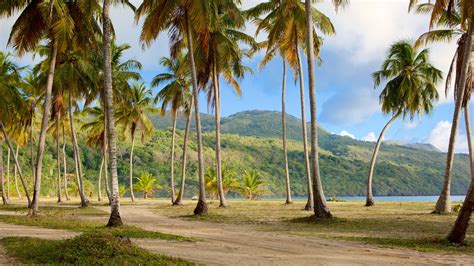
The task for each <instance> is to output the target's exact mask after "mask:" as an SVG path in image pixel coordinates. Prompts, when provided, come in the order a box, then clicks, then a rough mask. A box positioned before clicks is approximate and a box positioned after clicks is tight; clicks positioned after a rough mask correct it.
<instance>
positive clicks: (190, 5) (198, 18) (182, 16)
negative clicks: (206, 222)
mask: <svg viewBox="0 0 474 266" xmlns="http://www.w3.org/2000/svg"><path fill="white" fill-rule="evenodd" d="M210 6H211V1H207V0H194V1H187V0H172V1H167V0H158V1H154V0H145V1H143V3H142V4H141V5H140V7H139V8H138V9H137V14H136V19H137V20H138V19H139V18H140V17H142V16H144V17H145V19H144V23H143V28H142V32H141V36H140V39H141V41H142V42H144V43H145V44H146V45H148V46H149V45H150V44H151V42H152V41H153V40H155V39H156V38H157V37H158V34H159V33H160V32H162V31H165V30H167V29H168V30H169V32H170V39H171V42H172V43H173V44H181V45H183V41H185V43H186V47H187V50H188V55H189V56H188V59H189V65H190V67H191V77H192V85H193V98H194V115H195V122H196V137H197V144H198V177H199V200H198V203H197V205H196V208H195V209H194V214H196V215H201V214H207V203H206V188H205V184H204V160H203V153H202V150H203V147H202V134H201V116H200V112H199V87H198V79H197V71H196V62H195V59H194V54H195V47H194V40H195V33H196V31H197V32H199V30H201V29H204V28H205V27H207V26H208V25H209V22H208V19H209V16H208V11H209V10H210ZM183 46H184V45H183Z"/></svg>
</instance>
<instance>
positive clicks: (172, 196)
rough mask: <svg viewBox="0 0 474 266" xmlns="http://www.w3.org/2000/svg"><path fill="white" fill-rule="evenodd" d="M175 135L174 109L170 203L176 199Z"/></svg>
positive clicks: (174, 119) (174, 115) (174, 114)
mask: <svg viewBox="0 0 474 266" xmlns="http://www.w3.org/2000/svg"><path fill="white" fill-rule="evenodd" d="M175 137H176V111H174V113H173V130H172V132H171V169H170V172H171V173H170V174H171V204H173V203H174V201H175V200H176V191H175V190H174V146H175Z"/></svg>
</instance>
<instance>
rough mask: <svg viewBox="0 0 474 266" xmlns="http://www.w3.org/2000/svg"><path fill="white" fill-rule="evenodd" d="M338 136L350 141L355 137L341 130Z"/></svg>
mask: <svg viewBox="0 0 474 266" xmlns="http://www.w3.org/2000/svg"><path fill="white" fill-rule="evenodd" d="M339 135H340V136H343V137H349V138H351V139H355V136H354V135H353V134H351V133H349V132H347V131H346V130H343V131H341V133H339Z"/></svg>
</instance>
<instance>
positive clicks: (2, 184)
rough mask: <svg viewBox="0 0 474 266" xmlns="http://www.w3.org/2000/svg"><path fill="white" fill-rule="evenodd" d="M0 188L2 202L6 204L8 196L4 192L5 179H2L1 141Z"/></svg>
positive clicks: (0, 154)
mask: <svg viewBox="0 0 474 266" xmlns="http://www.w3.org/2000/svg"><path fill="white" fill-rule="evenodd" d="M0 189H1V190H2V203H3V205H8V203H9V202H8V198H7V196H6V194H5V180H3V141H2V142H0Z"/></svg>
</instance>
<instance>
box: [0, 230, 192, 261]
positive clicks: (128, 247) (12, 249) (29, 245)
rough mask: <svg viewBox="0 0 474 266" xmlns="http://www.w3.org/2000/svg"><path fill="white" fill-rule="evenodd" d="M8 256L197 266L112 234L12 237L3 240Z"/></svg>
mask: <svg viewBox="0 0 474 266" xmlns="http://www.w3.org/2000/svg"><path fill="white" fill-rule="evenodd" d="M0 241H1V243H2V244H3V246H4V247H5V250H6V253H7V255H8V256H10V257H13V258H15V259H16V260H17V261H19V262H21V263H24V264H61V265H64V264H75V265H171V264H172V265H193V264H194V263H191V262H188V261H185V260H182V259H176V258H171V257H167V256H162V255H156V254H152V253H150V252H148V251H146V250H144V249H142V248H139V247H137V246H135V245H133V244H131V243H127V241H124V240H121V239H120V238H118V237H116V236H114V235H112V234H111V233H109V232H101V233H98V232H95V233H84V234H82V235H80V236H78V237H75V238H72V239H66V240H42V239H37V238H27V237H9V238H5V239H2V240H0Z"/></svg>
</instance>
